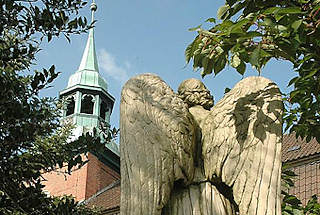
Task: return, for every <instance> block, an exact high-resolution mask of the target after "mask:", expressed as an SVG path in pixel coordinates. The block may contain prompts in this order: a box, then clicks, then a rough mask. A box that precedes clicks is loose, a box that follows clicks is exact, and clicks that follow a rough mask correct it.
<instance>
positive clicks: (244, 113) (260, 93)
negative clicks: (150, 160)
mask: <svg viewBox="0 0 320 215" xmlns="http://www.w3.org/2000/svg"><path fill="white" fill-rule="evenodd" d="M282 112H283V104H282V100H281V95H280V91H279V89H278V87H277V86H276V85H275V84H274V83H272V82H271V81H270V80H268V79H266V78H263V77H249V78H246V79H244V80H242V81H240V82H239V83H238V84H237V85H236V86H235V87H234V88H233V89H232V90H231V91H230V92H229V93H227V94H226V95H225V96H224V97H223V99H222V100H220V101H219V102H218V103H217V104H216V105H215V106H214V107H213V109H212V111H211V113H210V114H209V116H208V117H207V118H206V120H205V121H204V124H203V131H202V134H203V146H202V155H203V159H204V169H205V174H206V177H207V178H208V179H209V180H211V181H213V182H216V183H217V184H219V183H221V182H222V183H224V184H225V185H227V187H229V188H230V190H229V191H231V194H232V195H231V196H232V197H231V198H233V199H232V201H234V202H235V204H236V205H237V206H238V208H239V213H240V215H262V214H263V215H266V214H267V215H277V214H281V206H280V173H281V154H280V151H281V139H282ZM217 186H219V185H217ZM224 188H226V186H224ZM222 192H226V195H228V193H227V192H228V191H227V189H226V190H225V191H222ZM232 192H233V193H232ZM229 194H230V193H229Z"/></svg>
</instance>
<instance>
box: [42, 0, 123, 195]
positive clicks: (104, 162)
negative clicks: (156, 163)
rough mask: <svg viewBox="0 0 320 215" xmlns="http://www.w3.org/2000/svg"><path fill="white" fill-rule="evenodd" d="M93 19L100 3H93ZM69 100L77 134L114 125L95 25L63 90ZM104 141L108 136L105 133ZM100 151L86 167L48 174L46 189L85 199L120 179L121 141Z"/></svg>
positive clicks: (67, 113)
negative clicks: (78, 63)
mask: <svg viewBox="0 0 320 215" xmlns="http://www.w3.org/2000/svg"><path fill="white" fill-rule="evenodd" d="M90 8H91V13H92V21H93V20H94V12H95V11H96V10H97V5H96V4H95V2H94V0H93V2H92V4H91V7H90ZM59 97H60V99H62V100H64V101H65V103H66V104H65V108H64V110H63V116H62V119H61V120H62V121H71V122H72V123H73V124H74V125H75V129H74V131H73V138H78V137H79V136H81V135H82V134H83V133H87V132H90V131H92V130H93V129H94V128H95V129H96V130H98V131H99V130H100V128H101V126H102V127H104V128H108V129H109V128H110V115H111V113H112V108H113V105H114V102H115V99H114V98H113V97H112V96H111V95H110V94H109V93H108V85H107V82H106V81H105V80H104V79H103V77H102V76H101V74H100V73H99V67H98V60H97V54H96V48H95V41H94V28H91V29H90V30H89V36H88V40H87V44H86V47H85V50H84V52H83V56H82V60H81V63H80V66H79V68H78V70H77V71H76V72H75V73H74V74H72V75H71V76H70V78H69V81H68V85H67V87H66V88H65V89H64V90H62V91H61V92H60V94H59ZM101 139H102V141H104V138H103V137H101ZM105 146H106V149H105V151H103V152H100V153H99V154H92V153H89V154H88V159H89V162H88V163H87V164H86V165H85V166H83V167H82V168H80V169H78V170H76V171H73V172H72V174H71V175H68V176H66V177H65V176H64V175H62V174H60V175H59V174H58V173H56V172H51V173H47V174H44V175H43V176H44V178H45V179H46V180H47V181H46V182H44V185H45V188H44V189H45V190H46V191H47V192H48V193H49V194H50V195H53V196H61V195H70V194H71V195H73V196H74V197H76V199H77V200H78V201H84V200H86V199H88V198H90V197H91V196H93V195H94V194H96V193H97V192H99V191H100V190H102V189H104V188H105V187H107V186H109V185H110V184H112V183H115V182H116V181H118V180H119V179H120V157H119V156H120V154H119V148H118V146H117V144H115V143H114V142H111V143H105Z"/></svg>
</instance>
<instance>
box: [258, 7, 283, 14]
mask: <svg viewBox="0 0 320 215" xmlns="http://www.w3.org/2000/svg"><path fill="white" fill-rule="evenodd" d="M278 10H279V8H278V7H269V8H267V9H266V10H265V11H263V12H262V14H264V15H269V14H274V13H277V11H278Z"/></svg>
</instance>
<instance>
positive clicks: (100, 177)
mask: <svg viewBox="0 0 320 215" xmlns="http://www.w3.org/2000/svg"><path fill="white" fill-rule="evenodd" d="M88 159H89V162H88V163H87V164H86V165H85V166H83V167H82V168H81V169H78V170H75V171H73V172H72V174H71V175H67V176H66V177H65V176H64V175H63V174H61V173H60V174H59V173H57V172H51V173H46V174H43V177H44V178H45V179H46V181H44V182H43V184H44V185H45V188H44V190H46V191H48V192H49V194H50V195H52V196H62V195H70V194H71V195H73V196H74V197H75V198H76V200H78V201H81V200H85V199H88V198H90V197H91V196H92V195H93V194H95V193H97V192H98V191H100V190H101V189H103V188H104V187H106V186H108V185H109V184H111V183H112V182H114V181H116V180H117V179H119V178H120V175H119V174H118V173H116V172H115V171H113V170H112V169H111V168H109V167H108V166H106V165H105V164H103V163H102V162H100V161H99V160H98V159H97V157H95V156H94V155H92V154H91V153H89V155H88Z"/></svg>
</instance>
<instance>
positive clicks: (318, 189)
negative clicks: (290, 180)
mask: <svg viewBox="0 0 320 215" xmlns="http://www.w3.org/2000/svg"><path fill="white" fill-rule="evenodd" d="M282 162H284V163H286V164H288V165H290V167H292V170H293V171H294V172H295V173H296V174H297V175H298V176H297V177H296V179H295V187H294V188H293V189H291V190H290V191H289V193H290V194H294V195H296V196H297V197H298V198H299V199H300V200H301V202H302V203H303V204H306V203H307V202H308V200H309V199H310V198H311V196H312V195H314V194H317V195H318V196H319V194H320V144H319V143H318V142H317V141H316V140H315V139H312V140H311V141H310V142H309V143H307V142H306V141H305V140H302V139H301V138H297V139H296V137H295V134H291V135H284V137H283V144H282Z"/></svg>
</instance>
